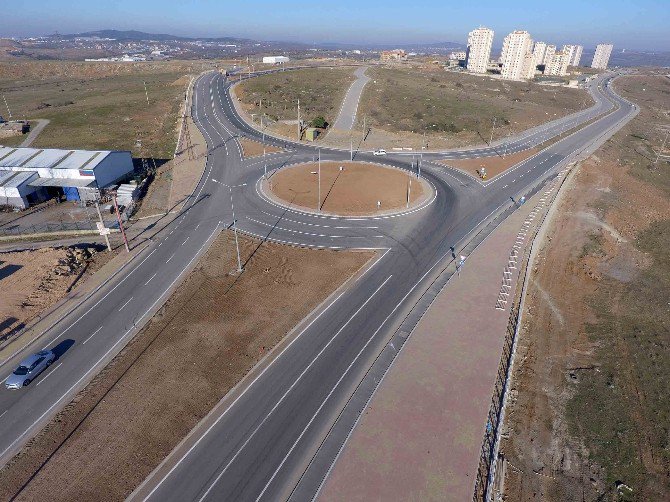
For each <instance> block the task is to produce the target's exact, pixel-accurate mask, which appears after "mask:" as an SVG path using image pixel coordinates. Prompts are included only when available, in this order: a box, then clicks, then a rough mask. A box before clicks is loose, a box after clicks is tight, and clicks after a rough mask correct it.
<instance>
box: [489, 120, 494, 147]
mask: <svg viewBox="0 0 670 502" xmlns="http://www.w3.org/2000/svg"><path fill="white" fill-rule="evenodd" d="M495 128H496V118H495V117H493V125H492V126H491V139H489V146H491V143H492V142H493V130H494V129H495Z"/></svg>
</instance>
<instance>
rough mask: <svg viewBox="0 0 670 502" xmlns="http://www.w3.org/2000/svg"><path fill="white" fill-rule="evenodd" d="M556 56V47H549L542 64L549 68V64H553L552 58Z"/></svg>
mask: <svg viewBox="0 0 670 502" xmlns="http://www.w3.org/2000/svg"><path fill="white" fill-rule="evenodd" d="M554 54H556V46H555V45H547V50H545V51H544V58H542V63H540V64H543V65H545V66H547V65H548V64H549V63H551V58H553V57H554Z"/></svg>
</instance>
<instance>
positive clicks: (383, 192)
mask: <svg viewBox="0 0 670 502" xmlns="http://www.w3.org/2000/svg"><path fill="white" fill-rule="evenodd" d="M319 166H320V167H319ZM319 186H320V188H319ZM261 188H262V190H263V192H264V194H265V195H266V196H267V197H268V198H270V199H271V200H272V201H273V202H276V203H278V204H280V205H282V206H287V207H290V208H291V209H298V210H301V211H305V212H312V213H321V214H328V215H334V216H379V215H388V214H394V213H401V212H404V211H408V210H412V209H415V208H417V207H420V206H422V205H423V204H425V203H426V202H428V201H429V200H431V198H432V197H433V194H434V193H435V191H434V189H433V187H432V186H431V185H430V184H429V183H428V182H427V181H426V180H424V179H423V178H418V177H417V175H416V174H415V173H410V172H408V171H405V170H403V169H398V168H395V167H391V166H386V165H382V164H375V163H370V162H349V161H346V162H333V161H328V162H321V163H320V164H319V163H318V162H309V163H303V164H296V165H292V166H288V167H285V168H283V169H281V170H279V171H275V172H273V173H268V175H267V178H265V179H262V180H261Z"/></svg>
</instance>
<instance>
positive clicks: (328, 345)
mask: <svg viewBox="0 0 670 502" xmlns="http://www.w3.org/2000/svg"><path fill="white" fill-rule="evenodd" d="M391 277H393V275H389V276H388V277H387V278H386V280H385V281H384V282H382V283H381V285H380V286H379V287H378V288H377V289H376V290H375V292H374V293H372V294H371V295H370V296H369V297H368V299H367V300H365V302H364V303H363V305H361V306H360V307H359V308H358V309H357V310H356V312H354V314H353V315H352V316H351V317H349V319H348V320H347V322H345V323H344V324H343V325H342V327H341V328H340V329H339V330H337V333H335V334H334V335H333V337H332V338H331V339H330V340H328V343H326V344H325V345H324V346H323V348H322V349H321V350H320V351H319V353H318V354H317V355H316V356H314V358H313V359H312V360H311V361H310V363H309V364H308V365H307V367H306V368H305V369H304V370H302V372H301V373H300V375H298V378H296V379H295V380H294V381H293V383H292V384H291V386H290V387H289V388H288V389H286V391H285V392H284V394H283V395H282V397H281V398H280V399H279V401H277V403H276V404H275V405H274V406H273V407H272V409H271V410H270V411H269V412H268V413H267V414H266V415H265V418H263V420H262V421H261V423H259V424H258V426H256V428H255V429H254V431H253V432H252V433H251V434H250V435H249V436H248V437H247V440H246V441H245V442H244V443H242V446H240V448H239V449H238V450H237V452H236V453H235V455H233V457H232V458H231V459H230V461H229V462H228V463H227V464H226V466H225V467H224V468H223V470H222V471H221V472H220V473H219V475H218V476H217V477H216V478H215V479H214V481H213V482H212V484H211V485H210V486H209V488H207V490H206V491H205V493H204V494H203V496H202V497H200V498H199V499H198V502H202V501H203V500H204V499H205V498H207V496H208V495H209V493H210V492H211V491H212V489H213V488H214V486H216V484H217V483H218V482H219V480H220V479H221V477H223V475H224V474H225V473H226V471H227V470H228V468H229V467H230V466H231V464H232V463H233V462H234V461H235V459H236V458H237V457H238V456H239V454H240V453H242V450H244V448H245V447H246V445H247V444H249V442H250V441H251V440H252V439H253V437H254V436H255V435H256V433H257V432H258V431H259V430H260V428H261V427H262V426H263V425H264V424H265V422H266V421H267V420H268V418H270V416H271V415H272V414H273V413H274V411H275V410H276V409H277V408H278V407H279V406H280V405H281V403H283V402H284V399H286V396H288V395H289V393H290V392H291V391H292V390H293V388H294V387H295V386H296V385H297V384H298V382H299V381H300V380H301V379H302V377H303V376H305V374H306V373H307V372H308V371H309V370H310V368H311V367H312V366H313V365H314V363H315V362H316V361H317V359H319V357H321V354H323V353H324V352H325V351H326V349H327V348H328V347H330V344H331V343H333V342H334V341H335V339H336V338H337V337H338V336H339V334H340V333H342V331H344V329H345V328H346V327H347V326H348V325H349V323H350V322H351V321H352V320H353V319H354V317H356V316H357V315H358V314H359V312H360V311H361V310H363V308H365V306H366V305H367V304H368V302H370V300H372V298H374V296H375V295H376V294H377V293H378V292H379V290H380V289H382V288H383V287H384V286H385V285H386V283H387V282H388V281H389V280H390V279H391Z"/></svg>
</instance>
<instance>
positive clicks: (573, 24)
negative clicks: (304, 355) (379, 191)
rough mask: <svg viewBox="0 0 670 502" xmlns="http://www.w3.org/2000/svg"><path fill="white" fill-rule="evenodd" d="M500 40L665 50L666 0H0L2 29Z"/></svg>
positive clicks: (669, 16)
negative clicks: (516, 35) (515, 34)
mask: <svg viewBox="0 0 670 502" xmlns="http://www.w3.org/2000/svg"><path fill="white" fill-rule="evenodd" d="M480 24H481V25H484V26H488V27H490V28H492V29H493V30H495V32H496V36H495V42H494V45H496V46H499V45H501V43H502V38H503V37H504V36H505V34H506V33H508V32H509V31H511V30H513V29H525V30H528V31H529V32H530V33H531V35H532V36H533V38H534V39H535V40H546V41H549V42H553V43H557V44H562V43H569V42H575V43H583V44H584V45H586V46H587V48H588V47H589V46H592V45H594V44H595V43H597V42H602V41H611V42H613V43H614V44H615V45H616V47H617V49H619V48H628V49H658V50H670V35H669V31H670V29H669V26H670V1H669V0H638V1H624V0H609V1H605V0H592V1H581V0H561V1H547V2H538V1H537V0H533V1H527V0H519V1H516V2H500V1H493V0H479V1H478V2H477V7H476V8H475V7H473V6H472V4H471V3H470V2H467V1H460V2H458V3H456V2H450V1H447V0H442V1H438V0H434V1H426V0H423V1H422V0H415V1H411V0H408V1H403V2H401V1H396V0H388V1H372V0H368V1H365V0H356V1H353V0H339V1H335V2H309V1H307V0H302V1H299V2H287V1H283V2H271V1H267V0H247V1H244V0H234V1H229V0H219V1H216V0H190V1H189V0H181V1H175V0H98V1H95V0H27V1H10V0H5V1H4V2H3V3H2V8H1V9H0V36H28V35H40V34H42V35H43V34H51V33H55V32H59V33H76V32H83V31H92V30H98V29H107V28H109V29H120V30H126V29H136V30H141V31H147V32H154V33H156V32H161V33H171V34H177V35H187V36H239V37H249V38H256V39H260V40H293V41H301V42H308V43H311V42H345V43H393V44H395V43H398V44H400V43H413V42H442V41H455V42H461V43H464V42H465V37H466V35H467V32H468V31H470V30H471V29H472V28H474V27H476V26H478V25H480Z"/></svg>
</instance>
